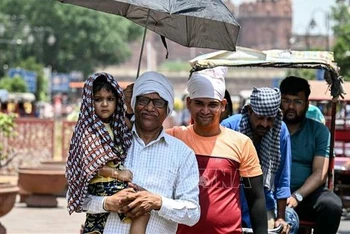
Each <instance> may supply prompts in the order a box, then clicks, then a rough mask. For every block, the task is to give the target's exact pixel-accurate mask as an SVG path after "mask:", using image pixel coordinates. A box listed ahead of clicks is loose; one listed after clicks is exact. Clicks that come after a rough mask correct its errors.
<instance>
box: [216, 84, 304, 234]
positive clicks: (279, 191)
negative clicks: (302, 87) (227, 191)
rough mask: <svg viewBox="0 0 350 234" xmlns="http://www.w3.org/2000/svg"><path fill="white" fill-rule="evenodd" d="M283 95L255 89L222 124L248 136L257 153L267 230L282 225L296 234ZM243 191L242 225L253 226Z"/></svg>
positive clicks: (272, 91) (296, 220)
mask: <svg viewBox="0 0 350 234" xmlns="http://www.w3.org/2000/svg"><path fill="white" fill-rule="evenodd" d="M280 103H281V94H280V92H279V90H278V89H277V88H276V89H272V88H267V87H263V88H254V89H253V90H252V93H251V95H250V103H248V104H246V105H245V106H244V107H243V108H242V110H241V114H236V115H233V116H231V117H229V118H227V119H225V120H223V121H222V123H221V124H222V125H223V126H225V127H228V128H230V129H233V130H236V131H239V132H241V133H243V134H245V135H247V136H248V137H249V138H250V139H251V140H252V141H253V143H254V146H255V148H256V150H257V152H258V155H259V159H260V164H261V165H262V171H263V175H264V191H265V199H266V209H267V218H268V224H269V226H268V228H269V229H273V228H275V227H278V226H280V225H282V226H283V231H282V233H292V234H294V233H295V234H296V233H297V232H298V227H299V220H298V215H297V214H296V213H295V211H294V210H293V209H291V208H289V210H288V212H287V211H286V204H287V198H289V197H290V188H289V187H290V168H291V148H290V138H289V132H288V129H287V126H286V125H285V124H284V123H283V122H282V111H281V109H280V108H279V107H280ZM242 192H243V189H241V195H242V196H241V202H242V215H243V217H242V218H243V223H244V224H245V226H246V227H251V224H250V217H249V212H248V211H249V210H248V206H247V202H246V199H245V196H244V193H242Z"/></svg>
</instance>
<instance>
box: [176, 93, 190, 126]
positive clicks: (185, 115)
mask: <svg viewBox="0 0 350 234" xmlns="http://www.w3.org/2000/svg"><path fill="white" fill-rule="evenodd" d="M187 97H188V93H185V94H184V95H183V96H182V102H183V107H182V110H181V111H180V112H179V114H178V118H179V125H180V126H188V125H189V124H190V123H191V114H190V112H189V110H188V108H187V106H186V99H187Z"/></svg>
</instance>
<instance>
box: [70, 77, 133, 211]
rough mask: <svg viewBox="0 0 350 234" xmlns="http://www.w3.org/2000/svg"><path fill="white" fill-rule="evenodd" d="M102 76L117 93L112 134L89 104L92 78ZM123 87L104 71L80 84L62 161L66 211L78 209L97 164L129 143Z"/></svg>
mask: <svg viewBox="0 0 350 234" xmlns="http://www.w3.org/2000/svg"><path fill="white" fill-rule="evenodd" d="M101 76H103V77H105V78H106V79H107V82H109V83H110V84H111V85H112V86H113V87H114V89H115V93H116V94H117V107H116V110H115V112H114V113H113V115H112V118H111V122H110V126H111V129H112V131H113V134H114V139H112V137H113V136H110V135H109V133H108V131H107V129H106V127H105V125H104V123H103V122H102V121H101V120H100V119H99V118H98V116H97V115H96V114H95V109H94V104H93V82H94V81H95V80H96V79H97V78H98V77H101ZM124 118H125V105H124V94H123V90H122V89H121V88H120V86H119V85H118V83H117V81H116V80H115V79H114V78H113V76H111V75H110V74H107V73H95V74H93V75H92V76H90V77H89V78H88V79H87V80H86V82H85V85H84V89H83V96H82V104H81V107H80V113H79V119H78V121H77V124H76V126H75V129H74V132H73V136H72V139H71V142H70V147H69V155H68V159H67V164H66V178H67V181H68V211H69V213H70V214H71V213H73V212H74V211H75V212H81V211H82V204H83V201H84V198H85V196H86V193H87V187H88V183H89V181H90V180H91V179H92V178H93V177H94V176H95V175H96V173H97V171H98V169H99V168H101V167H103V166H104V165H105V164H106V163H107V162H108V161H111V160H117V161H123V160H124V159H125V157H126V153H127V151H128V149H129V147H130V145H131V140H132V135H131V132H130V131H129V129H128V127H127V126H126V124H125V120H124Z"/></svg>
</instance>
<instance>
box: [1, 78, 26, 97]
mask: <svg viewBox="0 0 350 234" xmlns="http://www.w3.org/2000/svg"><path fill="white" fill-rule="evenodd" d="M0 89H6V90H7V91H8V92H18V93H25V92H27V84H26V82H25V81H24V79H23V78H22V77H20V76H15V77H13V78H11V77H4V78H2V79H1V80H0Z"/></svg>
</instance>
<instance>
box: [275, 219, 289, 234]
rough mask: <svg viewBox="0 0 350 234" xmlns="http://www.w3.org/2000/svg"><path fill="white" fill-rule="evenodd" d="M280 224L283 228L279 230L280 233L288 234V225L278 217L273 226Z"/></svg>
mask: <svg viewBox="0 0 350 234" xmlns="http://www.w3.org/2000/svg"><path fill="white" fill-rule="evenodd" d="M280 225H282V227H283V229H282V231H281V233H282V234H289V232H290V225H289V224H288V223H287V222H286V221H285V220H284V219H282V218H278V219H276V221H275V227H278V226H280Z"/></svg>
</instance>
